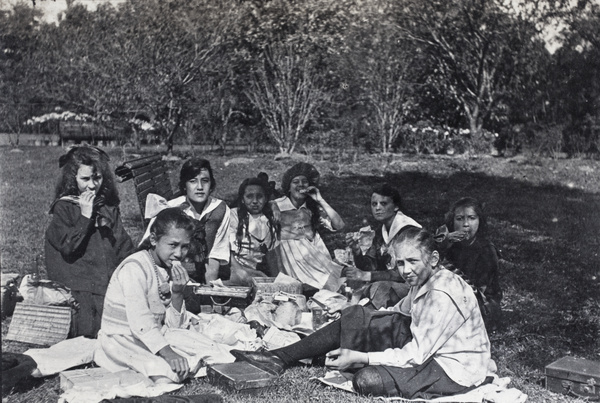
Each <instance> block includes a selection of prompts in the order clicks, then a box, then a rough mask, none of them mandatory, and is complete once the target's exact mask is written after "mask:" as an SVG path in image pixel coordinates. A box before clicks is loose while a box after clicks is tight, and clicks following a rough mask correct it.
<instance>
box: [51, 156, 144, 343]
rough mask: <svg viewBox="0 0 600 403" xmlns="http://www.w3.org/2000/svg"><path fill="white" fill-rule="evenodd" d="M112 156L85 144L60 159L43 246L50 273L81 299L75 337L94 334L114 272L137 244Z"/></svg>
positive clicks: (92, 335) (94, 335) (76, 298)
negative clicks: (122, 207) (122, 208)
mask: <svg viewBox="0 0 600 403" xmlns="http://www.w3.org/2000/svg"><path fill="white" fill-rule="evenodd" d="M108 161H109V158H108V155H106V153H105V152H104V151H102V150H101V149H99V148H97V147H92V146H86V145H84V146H77V147H73V148H71V150H69V152H67V154H65V155H63V156H61V157H60V159H59V167H60V168H62V173H61V177H60V180H59V182H58V185H57V186H56V198H55V201H54V203H53V204H52V206H51V207H50V214H52V215H53V217H52V221H51V222H50V225H49V227H48V229H47V230H46V240H45V246H44V247H45V254H46V269H47V272H48V278H49V279H50V280H54V281H57V282H59V283H62V284H64V285H65V286H67V287H69V288H70V289H71V293H72V295H73V298H75V300H76V301H77V303H78V304H79V310H78V312H76V313H75V315H73V323H72V325H71V326H72V327H71V336H73V337H76V336H86V337H91V338H94V337H96V335H97V333H98V330H99V329H100V321H101V319H102V307H103V304H104V294H105V293H106V287H107V286H108V281H109V280H110V276H111V275H112V273H113V271H114V270H115V268H116V267H117V265H118V264H119V263H120V262H121V260H123V259H124V258H125V257H126V256H128V255H129V254H130V253H131V252H132V251H133V249H134V246H133V243H132V242H131V238H130V237H129V235H128V234H127V232H126V231H125V228H124V227H123V223H122V222H121V215H120V213H119V194H118V192H117V188H116V186H115V182H114V178H113V176H112V172H111V169H110V167H109V165H108Z"/></svg>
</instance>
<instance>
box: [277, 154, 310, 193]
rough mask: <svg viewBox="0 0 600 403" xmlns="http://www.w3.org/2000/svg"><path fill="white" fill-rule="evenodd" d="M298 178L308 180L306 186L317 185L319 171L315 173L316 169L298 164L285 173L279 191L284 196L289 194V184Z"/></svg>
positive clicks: (304, 164) (304, 163)
mask: <svg viewBox="0 0 600 403" xmlns="http://www.w3.org/2000/svg"><path fill="white" fill-rule="evenodd" d="M298 176H304V177H305V178H306V179H308V184H309V185H310V186H318V185H319V178H320V174H319V171H317V168H315V167H314V166H313V165H311V164H308V163H306V162H299V163H297V164H296V165H293V166H292V167H291V168H289V169H288V170H287V171H285V172H284V173H283V176H282V177H281V190H283V193H284V194H285V195H288V194H289V193H290V183H291V182H292V180H293V179H294V178H296V177H298Z"/></svg>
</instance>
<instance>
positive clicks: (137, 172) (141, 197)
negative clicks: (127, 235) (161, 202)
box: [115, 155, 179, 227]
mask: <svg viewBox="0 0 600 403" xmlns="http://www.w3.org/2000/svg"><path fill="white" fill-rule="evenodd" d="M115 175H116V176H117V180H118V181H119V182H125V181H128V180H130V179H133V183H134V185H135V194H136V196H137V199H138V205H139V206H140V212H141V214H142V226H143V227H145V226H146V225H147V224H148V221H149V220H146V219H145V218H144V213H145V211H146V196H148V193H155V194H158V195H160V196H162V197H164V198H165V199H167V200H171V199H173V198H174V197H177V196H178V195H179V192H178V191H173V188H172V187H171V179H170V174H169V168H168V167H167V164H166V163H165V161H163V160H162V156H161V155H151V156H149V157H142V158H136V159H133V160H129V161H125V162H124V163H122V164H121V165H119V166H118V167H117V168H116V169H115Z"/></svg>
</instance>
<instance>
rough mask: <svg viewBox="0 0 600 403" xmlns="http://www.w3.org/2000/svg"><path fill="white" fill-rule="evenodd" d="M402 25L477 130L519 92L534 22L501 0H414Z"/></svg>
mask: <svg viewBox="0 0 600 403" xmlns="http://www.w3.org/2000/svg"><path fill="white" fill-rule="evenodd" d="M405 5H406V7H405V9H404V12H408V13H410V18H409V21H408V24H406V25H404V26H403V28H404V29H405V30H406V33H407V34H408V35H409V36H410V37H411V38H413V39H414V40H415V41H416V42H417V43H420V44H421V45H422V46H424V48H425V50H426V52H427V53H428V55H429V57H430V61H431V63H432V65H431V67H430V68H431V70H430V72H431V75H432V76H435V77H438V80H439V81H438V82H439V85H440V86H441V87H442V90H443V91H444V92H445V93H446V94H448V95H449V96H451V97H452V98H454V99H455V100H456V102H458V104H460V105H461V107H462V111H463V113H464V116H465V118H466V120H467V122H468V125H469V129H470V131H471V133H472V134H474V135H478V134H479V133H480V131H481V128H482V126H483V124H484V122H485V121H486V120H487V119H489V118H490V117H491V116H492V114H494V113H495V112H498V111H497V107H498V106H499V104H500V102H501V101H503V100H504V99H506V97H508V96H509V94H511V93H515V92H518V90H519V88H518V85H517V83H518V81H519V77H520V74H521V69H522V68H523V66H526V65H527V63H528V57H529V49H530V44H531V43H532V39H533V38H534V37H535V35H536V34H537V32H536V30H535V29H534V26H533V24H532V23H531V22H530V21H528V20H527V19H526V18H524V17H523V15H522V14H519V13H518V12H516V10H515V9H513V8H512V6H511V5H510V4H508V3H507V4H504V3H502V2H501V1H499V0H460V1H457V2H446V1H441V0H435V1H428V2H421V1H416V0H409V1H407V2H406V3H405Z"/></svg>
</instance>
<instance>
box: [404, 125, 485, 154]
mask: <svg viewBox="0 0 600 403" xmlns="http://www.w3.org/2000/svg"><path fill="white" fill-rule="evenodd" d="M496 137H497V135H496V134H495V133H491V132H489V131H486V130H482V132H481V133H480V134H479V135H477V136H473V135H472V134H471V132H470V130H469V129H457V128H453V127H448V126H440V125H433V124H432V123H431V122H428V121H420V122H418V123H417V124H415V125H412V124H406V125H404V126H403V127H402V131H401V134H400V136H399V140H398V141H397V142H396V144H395V148H396V149H398V150H400V151H404V152H407V153H415V154H449V155H452V154H463V153H465V152H467V151H469V152H474V153H479V154H488V153H489V152H490V150H491V147H492V145H493V143H494V140H495V139H496Z"/></svg>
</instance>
